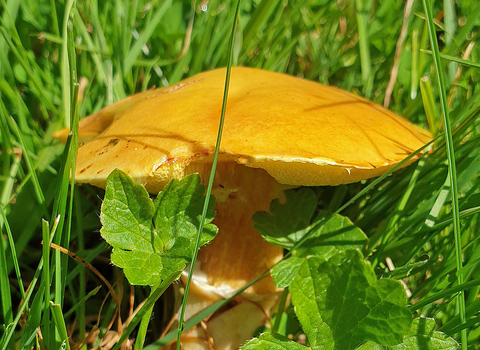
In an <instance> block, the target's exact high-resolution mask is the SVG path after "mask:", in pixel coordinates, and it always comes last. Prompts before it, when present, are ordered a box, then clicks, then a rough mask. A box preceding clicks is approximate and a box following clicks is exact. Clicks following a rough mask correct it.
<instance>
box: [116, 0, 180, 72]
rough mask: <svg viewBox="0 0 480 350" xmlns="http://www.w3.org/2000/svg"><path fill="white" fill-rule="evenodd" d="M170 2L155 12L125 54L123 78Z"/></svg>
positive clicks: (166, 2)
mask: <svg viewBox="0 0 480 350" xmlns="http://www.w3.org/2000/svg"><path fill="white" fill-rule="evenodd" d="M171 2H172V0H168V1H164V2H163V3H162V6H161V7H160V8H158V9H156V11H155V15H154V16H153V18H152V19H151V20H150V21H149V22H147V23H146V26H145V29H144V30H143V32H142V33H141V34H140V36H139V37H138V39H137V40H136V41H135V44H134V45H133V46H132V47H131V48H130V51H129V52H128V53H127V56H126V57H125V60H124V65H123V70H124V76H125V75H126V74H127V73H129V72H130V70H131V69H132V66H133V64H134V63H135V60H136V59H137V58H138V55H139V54H140V52H142V47H143V46H144V45H145V44H146V43H147V41H148V40H149V39H150V36H151V35H152V33H153V32H154V30H155V28H156V27H157V25H158V23H160V21H161V20H162V17H163V16H164V15H165V12H166V10H167V9H168V8H169V7H170V6H171Z"/></svg>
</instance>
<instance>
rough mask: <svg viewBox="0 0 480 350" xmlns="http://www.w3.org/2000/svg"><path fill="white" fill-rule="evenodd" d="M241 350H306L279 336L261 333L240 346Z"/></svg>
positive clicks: (304, 347)
mask: <svg viewBox="0 0 480 350" xmlns="http://www.w3.org/2000/svg"><path fill="white" fill-rule="evenodd" d="M240 349H242V350H286V349H288V350H306V349H308V348H307V347H306V346H303V345H301V344H298V343H295V342H294V341H291V340H289V339H288V338H286V337H284V336H281V335H279V334H270V333H262V334H260V336H259V337H258V338H255V339H252V340H250V341H249V342H248V343H247V344H245V345H244V346H242V347H241V348H240Z"/></svg>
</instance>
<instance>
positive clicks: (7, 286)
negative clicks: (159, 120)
mask: <svg viewBox="0 0 480 350" xmlns="http://www.w3.org/2000/svg"><path fill="white" fill-rule="evenodd" d="M202 4H203V5H205V4H208V6H207V8H206V11H204V10H202V7H201V6H202ZM234 5H235V2H233V1H232V2H221V1H219V0H210V1H208V3H207V2H198V3H197V4H196V7H195V8H194V9H193V11H192V2H191V1H177V0H176V1H171V0H170V1H168V0H167V1H151V2H146V1H142V0H137V1H121V0H118V1H95V0H89V1H84V2H76V3H74V2H73V1H66V0H65V1H49V0H41V1H33V0H16V1H13V0H10V1H8V2H6V1H4V0H1V1H0V9H1V10H0V14H1V23H0V48H1V50H0V97H1V98H0V135H1V149H0V151H1V152H0V183H1V186H2V187H1V197H0V200H1V202H0V205H1V208H0V209H1V212H2V216H1V217H0V225H1V228H2V237H3V238H2V240H1V245H0V249H1V252H0V288H1V292H0V299H1V312H0V324H2V326H1V328H0V336H2V338H1V341H0V349H15V348H18V347H21V346H22V345H26V344H30V345H32V346H37V344H40V345H38V346H40V347H43V348H47V349H51V348H58V347H59V346H60V345H61V343H62V342H63V341H64V339H65V335H66V334H68V335H69V336H71V339H72V340H73V341H74V342H75V343H76V344H79V343H80V342H82V341H83V340H84V335H85V334H86V332H89V331H91V330H92V329H93V328H94V327H95V328H98V330H99V334H100V336H102V335H104V334H106V333H107V331H108V330H109V329H110V330H112V331H116V332H119V331H120V330H121V325H119V324H118V323H117V321H115V322H113V323H112V324H110V323H111V322H110V321H111V319H112V316H114V312H115V311H114V310H115V303H114V301H113V300H112V298H111V297H109V296H108V288H106V287H105V286H104V285H103V284H102V282H101V281H100V280H99V279H98V278H97V277H95V275H94V274H93V273H91V272H90V271H89V270H88V269H85V268H84V267H83V265H81V264H79V263H77V262H76V261H74V260H72V259H70V258H68V257H67V256H65V255H63V254H62V253H60V252H59V251H57V250H54V249H50V248H49V246H48V245H43V246H42V245H41V244H40V242H41V241H42V239H43V241H44V242H46V241H53V242H54V243H56V244H58V245H61V246H64V247H67V248H68V249H70V250H71V251H73V252H75V253H77V254H78V255H79V256H80V257H82V258H83V259H85V260H86V261H88V262H90V263H92V264H93V265H94V266H95V267H96V268H97V269H98V270H99V271H100V272H101V273H102V274H103V275H104V276H106V277H107V278H108V279H109V281H110V283H111V284H112V285H113V284H115V290H116V293H117V294H118V295H119V296H120V298H121V300H122V301H121V305H122V308H121V317H122V320H123V321H124V320H125V319H127V317H128V316H129V308H130V305H129V301H128V299H129V298H130V296H134V297H135V301H134V307H136V306H137V305H138V304H139V303H140V302H141V301H143V300H144V299H146V298H147V297H148V296H149V294H150V291H149V290H146V289H145V288H133V289H130V287H129V285H128V283H127V282H126V281H125V280H124V279H122V277H121V275H120V274H119V272H118V271H117V270H115V269H113V268H112V267H111V266H110V264H109V263H108V258H109V253H108V247H107V246H106V244H105V243H104V242H102V241H101V239H100V235H99V232H98V230H99V228H100V222H99V220H98V213H99V210H100V204H101V198H103V191H102V190H98V189H95V188H91V187H88V186H82V187H75V188H74V187H73V186H71V185H70V184H69V173H70V170H69V169H71V168H73V167H74V166H75V163H74V159H75V154H76V148H77V142H78V141H77V139H76V137H77V136H76V132H75V131H74V132H73V134H72V136H71V138H70V143H69V144H68V146H67V147H66V148H64V146H63V145H60V144H59V143H58V142H56V141H53V140H52V134H53V132H55V131H56V130H58V129H60V128H62V127H64V126H67V125H72V127H73V129H75V125H76V124H77V122H78V121H77V120H78V119H77V118H80V119H81V118H83V117H85V116H86V115H89V114H91V113H94V112H96V111H98V110H100V109H101V108H103V107H104V106H106V105H109V104H111V103H113V102H115V101H117V100H120V99H122V98H124V97H126V96H129V95H131V94H133V93H135V92H139V91H143V90H145V89H148V88H151V87H153V86H157V87H158V86H164V85H166V84H173V83H176V82H178V81H179V80H181V79H182V78H185V77H187V76H192V75H194V74H196V73H198V72H201V71H204V70H208V69H212V68H215V67H220V66H225V65H226V64H227V62H228V55H229V52H230V51H229V49H228V37H229V33H230V32H231V30H232V25H233V22H234V12H235V9H234ZM425 5H426V6H427V7H428V6H431V5H430V1H427V0H425ZM72 6H73V7H72ZM443 6H445V7H443ZM70 9H71V10H70ZM442 11H443V12H442ZM403 13H404V2H403V1H397V0H388V1H381V2H371V1H353V0H350V1H342V2H336V1H322V0H316V1H314V0H310V1H308V0H304V1H291V2H287V1H279V0H263V1H260V0H257V1H253V0H242V1H241V2H240V16H239V17H240V21H239V25H238V27H237V30H236V31H235V43H234V49H233V51H232V54H233V61H234V62H235V64H238V65H245V66H252V67H259V68H264V69H268V70H273V71H279V72H286V73H288V74H292V75H296V76H301V77H304V78H306V79H311V80H315V81H319V82H322V83H326V84H331V85H335V86H338V87H341V88H344V89H346V90H349V91H353V92H354V93H357V94H359V95H363V96H366V97H368V98H370V99H372V100H374V101H375V102H377V103H379V104H382V103H383V101H384V99H385V90H386V88H387V86H388V83H389V80H390V76H391V71H392V67H393V66H394V65H395V62H396V60H395V55H396V49H397V48H396V45H397V39H398V37H399V35H400V31H401V28H402V20H403ZM442 13H443V17H442V15H441V14H442ZM478 13H480V4H479V3H478V2H477V1H474V0H470V1H467V0H464V1H462V2H455V1H452V0H450V1H444V2H439V1H435V2H434V4H433V8H432V11H431V13H428V12H426V11H425V10H424V7H423V3H422V2H420V1H416V2H414V3H413V8H412V11H411V13H410V15H409V16H408V18H407V24H408V28H407V31H406V36H405V41H404V43H403V45H402V47H401V50H399V54H400V56H399V59H398V76H397V79H396V83H395V84H394V88H393V91H392V95H391V100H390V104H389V108H390V109H392V110H393V111H395V112H396V113H398V114H400V115H403V116H404V117H406V118H407V119H409V120H411V121H413V122H414V123H417V124H419V125H422V126H424V127H427V128H429V129H430V130H431V131H432V132H433V133H434V134H435V136H438V138H437V139H436V142H435V146H434V149H433V151H432V152H431V153H430V154H428V155H426V156H425V157H424V159H422V161H421V162H419V163H416V164H414V165H412V166H410V167H409V168H407V169H405V170H402V171H400V172H398V173H395V174H394V175H393V176H390V177H386V178H385V179H383V180H381V181H380V182H379V183H378V184H377V185H375V186H374V188H373V189H372V190H370V191H368V192H367V193H365V194H362V195H361V196H360V198H359V199H358V200H357V201H355V202H354V203H353V204H350V205H349V206H348V207H347V208H345V209H343V210H342V214H343V215H347V216H349V217H350V218H351V219H352V220H353V222H354V223H355V224H356V225H357V226H358V227H360V228H361V229H362V230H363V231H364V232H365V233H366V234H367V235H368V237H370V241H369V242H370V243H369V245H368V246H367V248H366V249H365V251H364V254H365V256H367V257H368V260H369V261H371V262H372V266H373V267H374V268H375V271H376V273H377V276H382V275H384V276H387V275H389V274H390V273H391V272H389V271H388V269H387V267H386V260H387V258H388V259H391V260H392V262H393V264H394V265H395V266H396V267H397V270H398V271H397V275H395V276H396V278H403V279H404V282H405V283H406V285H407V287H408V289H409V290H410V291H411V293H412V295H411V297H410V299H409V302H410V304H411V306H410V310H411V311H412V312H413V313H414V315H416V316H419V315H422V316H428V317H434V318H435V320H436V324H437V328H438V329H440V330H442V331H444V332H445V333H447V334H448V335H450V336H453V337H454V338H455V339H457V340H458V341H459V342H462V344H463V346H464V348H467V345H468V348H469V349H478V348H479V347H478V345H477V344H479V343H480V321H479V320H478V313H479V312H480V303H479V302H478V295H479V293H480V276H479V274H478V265H479V264H480V244H479V239H478V237H479V235H478V232H479V227H480V223H479V216H478V213H479V211H480V209H479V208H480V190H479V188H480V178H479V173H480V147H479V146H478V145H479V144H480V118H479V117H478V115H477V114H478V110H479V108H480V97H479V96H480V94H479V89H480V85H479V80H480V71H479V69H478V68H479V62H480V48H479V47H478V45H474V46H473V48H472V49H471V51H470V53H469V56H468V57H464V53H465V51H466V50H467V48H468V45H469V44H470V43H474V44H475V43H476V41H477V36H478V33H477V32H478V29H479V26H480V21H479V19H478ZM430 42H433V43H436V44H437V45H438V46H439V47H436V45H434V46H433V47H432V46H431V44H430ZM452 62H455V63H452ZM457 70H461V72H460V75H459V76H458V77H456V76H455V75H456V73H457ZM77 81H78V83H79V86H78V85H77V84H76V83H77ZM85 82H86V83H85ZM77 91H78V93H79V98H78V99H77V98H76V96H77ZM449 173H451V174H454V175H453V176H448V174H449ZM370 183H371V182H368V184H370ZM365 186H366V183H361V184H352V185H349V186H340V187H338V188H316V189H315V191H316V193H317V194H318V197H319V198H320V204H319V205H320V206H321V207H322V209H328V211H329V212H331V213H333V212H335V211H337V210H338V209H339V208H341V207H342V206H343V205H344V204H345V203H347V202H349V200H350V199H351V198H353V197H354V196H355V195H357V194H358V193H359V192H360V191H361V190H362V189H363V188H365ZM451 193H454V194H455V193H456V195H454V196H452V194H451ZM320 194H321V195H322V196H320ZM3 213H5V215H3ZM58 215H59V217H58ZM57 217H58V219H57ZM42 219H44V221H42ZM402 267H405V270H402V269H401V268H402ZM402 271H405V272H404V273H402ZM98 286H102V288H101V289H100V290H98V291H97V290H96V288H97V287H98ZM155 292H156V291H155ZM158 293H159V292H158ZM158 293H157V294H158ZM160 294H161V293H160ZM159 296H160V295H159V294H158V295H154V296H152V297H150V298H149V299H148V302H147V303H148V305H149V306H150V305H153V304H154V301H155V300H157V299H158V297H159ZM22 300H23V302H22ZM27 303H28V307H27ZM52 303H53V304H52ZM462 303H463V304H462ZM160 304H161V303H160V302H157V303H156V305H155V306H154V307H156V308H157V309H156V310H157V311H155V315H157V316H156V317H155V318H154V319H152V320H150V322H149V329H148V331H147V330H145V329H144V328H141V331H139V332H137V333H135V332H134V333H132V334H130V335H129V336H128V337H129V338H130V339H135V337H137V339H138V340H137V342H141V341H144V344H145V345H148V344H149V343H152V342H153V341H155V340H157V339H158V338H159V336H160V333H161V332H162V327H164V326H165V324H166V323H167V322H168V319H166V318H162V317H159V316H158V315H160V314H161V313H162V312H163V311H162V308H161V306H160ZM142 310H144V311H142V312H145V311H146V310H147V308H146V307H145V308H144V309H142ZM23 311H25V312H26V313H25V314H24V315H22V312H23ZM167 311H168V310H165V312H166V313H167V314H168V312H167ZM141 315H142V313H139V314H138V315H137V316H136V317H135V318H134V321H135V322H133V323H131V324H130V325H129V326H127V325H125V328H127V327H128V330H129V331H134V329H135V327H134V326H133V325H134V324H138V323H139V322H140V320H141ZM25 317H28V320H27V322H26V324H25V322H24V320H25ZM12 325H13V326H12ZM72 325H77V327H76V328H75V329H74V330H73V333H70V332H71V329H72V328H71V327H72ZM37 326H39V327H40V328H37ZM187 326H188V323H187ZM277 327H279V329H285V328H282V326H277ZM291 327H292V328H287V331H291V332H293V333H295V332H294V329H295V327H293V326H291ZM39 330H40V331H41V334H42V339H40V338H39V336H38V331H39ZM127 333H128V334H129V332H125V334H127ZM137 334H140V339H139V338H138V336H137ZM294 335H298V334H296V333H295V334H294ZM124 337H125V338H126V337H127V335H125V336H124ZM98 342H99V340H97V343H98ZM93 345H94V344H89V345H88V347H92V346H93Z"/></svg>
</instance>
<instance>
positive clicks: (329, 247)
mask: <svg viewBox="0 0 480 350" xmlns="http://www.w3.org/2000/svg"><path fill="white" fill-rule="evenodd" d="M326 216H327V213H326V212H324V211H320V212H319V213H318V216H317V218H316V219H315V222H320V221H321V220H324V218H325V217H326ZM312 226H313V225H312ZM308 234H309V237H308V239H307V240H306V241H305V242H304V243H303V244H302V245H301V247H300V248H298V249H296V250H294V251H293V252H292V255H294V256H308V255H316V256H321V257H323V258H325V259H329V258H330V257H332V256H333V255H335V254H336V253H338V252H340V251H346V250H350V249H352V250H353V249H359V250H362V249H363V248H364V247H365V244H366V243H367V236H366V235H365V233H363V231H362V230H360V229H359V228H358V227H357V226H355V225H354V224H353V223H352V221H351V220H350V219H349V218H347V217H345V216H342V215H339V214H337V215H334V216H332V217H331V218H329V219H328V221H326V222H324V223H323V224H322V225H321V226H319V227H317V225H315V226H314V227H313V228H312V229H310V230H309V231H308Z"/></svg>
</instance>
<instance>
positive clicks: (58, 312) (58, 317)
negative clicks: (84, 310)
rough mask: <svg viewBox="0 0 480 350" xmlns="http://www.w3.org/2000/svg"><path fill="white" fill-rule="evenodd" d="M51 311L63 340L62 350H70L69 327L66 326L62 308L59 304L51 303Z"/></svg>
mask: <svg viewBox="0 0 480 350" xmlns="http://www.w3.org/2000/svg"><path fill="white" fill-rule="evenodd" d="M50 310H51V312H52V315H53V321H54V322H55V326H56V329H57V332H58V335H59V337H60V339H61V342H60V344H61V348H62V349H67V350H70V342H69V341H68V334H67V327H66V326H65V320H64V318H63V314H62V308H61V306H60V305H58V304H54V303H52V302H50Z"/></svg>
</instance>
